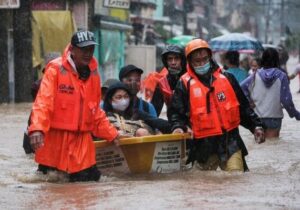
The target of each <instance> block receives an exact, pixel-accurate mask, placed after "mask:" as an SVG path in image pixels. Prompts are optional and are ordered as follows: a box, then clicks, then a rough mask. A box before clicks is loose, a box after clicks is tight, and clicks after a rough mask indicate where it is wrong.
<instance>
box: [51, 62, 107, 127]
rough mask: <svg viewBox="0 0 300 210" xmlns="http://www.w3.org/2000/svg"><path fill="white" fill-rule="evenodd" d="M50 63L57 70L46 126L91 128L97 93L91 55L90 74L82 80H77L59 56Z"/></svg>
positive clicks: (96, 78)
mask: <svg viewBox="0 0 300 210" xmlns="http://www.w3.org/2000/svg"><path fill="white" fill-rule="evenodd" d="M50 65H52V66H53V68H54V69H55V70H56V71H57V88H56V90H55V91H56V93H55V99H54V109H53V113H52V115H51V120H50V122H51V124H50V126H51V127H52V128H56V129H62V130H69V131H92V130H93V129H94V123H93V122H94V118H93V116H94V114H95V112H96V109H97V108H98V105H99V98H100V95H99V94H101V92H100V91H101V90H100V77H99V75H98V71H97V63H96V61H95V60H94V58H93V60H92V61H91V63H90V65H89V67H90V69H91V74H90V77H89V78H88V79H87V80H86V81H82V80H80V79H79V78H78V75H77V74H76V73H75V72H74V70H72V68H71V67H70V66H63V65H62V63H61V59H57V60H55V61H54V62H52V63H50ZM50 68H51V66H50ZM82 92H85V94H82Z"/></svg>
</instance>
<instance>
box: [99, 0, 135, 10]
mask: <svg viewBox="0 0 300 210" xmlns="http://www.w3.org/2000/svg"><path fill="white" fill-rule="evenodd" d="M103 6H104V7H112V8H120V9H129V6H130V0H104V2H103Z"/></svg>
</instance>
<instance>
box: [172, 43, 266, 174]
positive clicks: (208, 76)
mask: <svg viewBox="0 0 300 210" xmlns="http://www.w3.org/2000/svg"><path fill="white" fill-rule="evenodd" d="M185 55H186V58H187V63H188V65H187V72H186V73H185V74H184V75H182V76H181V78H180V80H179V81H178V83H177V85H176V88H175V92H174V95H173V99H172V104H171V108H170V109H172V112H171V113H172V114H171V116H170V119H169V120H170V122H171V123H172V130H173V133H183V132H184V131H187V127H188V126H189V127H191V129H192V132H193V137H194V139H193V145H192V148H191V149H190V152H189V158H188V160H187V162H188V163H189V162H192V163H194V161H196V162H197V166H198V167H199V169H200V170H216V169H217V168H218V167H220V168H221V169H222V170H226V171H247V170H248V168H247V165H246V161H245V156H246V155H247V149H246V147H245V145H244V143H243V140H242V138H241V136H240V134H239V129H238V126H239V125H243V126H244V127H245V128H247V129H249V130H250V131H251V132H252V133H254V136H255V139H256V141H257V142H258V143H262V142H263V141H264V131H263V129H262V123H261V121H260V120H259V118H258V116H257V115H256V114H255V112H254V111H253V110H252V109H251V108H250V105H249V102H248V100H247V98H246V97H245V95H244V94H243V91H242V90H241V88H240V86H239V83H238V81H237V80H236V79H235V78H234V76H233V75H231V74H230V73H226V72H224V73H223V72H222V70H221V68H220V67H219V66H218V65H217V64H216V63H215V62H214V61H213V60H212V51H211V49H210V47H209V45H208V43H207V42H206V41H204V40H202V39H194V40H192V41H190V42H189V43H188V44H187V46H186V48H185Z"/></svg>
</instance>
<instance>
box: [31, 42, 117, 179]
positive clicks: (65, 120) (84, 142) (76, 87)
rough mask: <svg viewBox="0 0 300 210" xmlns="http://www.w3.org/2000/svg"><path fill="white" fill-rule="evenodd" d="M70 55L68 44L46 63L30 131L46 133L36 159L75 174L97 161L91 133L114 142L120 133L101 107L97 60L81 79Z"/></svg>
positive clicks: (92, 61) (94, 60) (91, 63)
mask: <svg viewBox="0 0 300 210" xmlns="http://www.w3.org/2000/svg"><path fill="white" fill-rule="evenodd" d="M69 54H70V51H69V46H68V47H67V48H66V50H65V52H64V54H63V56H62V57H60V58H57V59H55V60H53V61H52V62H50V63H49V64H48V65H47V67H46V71H45V74H44V76H43V79H42V83H41V87H40V90H39V92H38V95H37V98H36V100H35V102H34V104H33V107H32V115H31V125H30V127H29V133H32V132H34V131H42V132H43V133H44V146H43V147H41V148H39V149H38V150H37V151H36V153H35V160H36V162H38V163H39V164H43V165H46V166H50V167H54V168H57V169H59V170H62V171H66V172H68V173H75V172H78V171H81V170H84V169H86V168H89V167H91V166H92V165H95V164H96V156H95V146H94V143H93V140H92V135H91V134H93V135H94V136H97V137H99V138H103V139H107V140H109V141H112V140H113V139H115V138H116V136H117V135H118V132H117V130H116V129H115V128H114V127H113V126H112V125H111V124H110V123H109V120H108V118H107V117H106V115H105V113H104V111H103V110H101V109H100V108H99V102H100V98H101V88H100V87H101V86H100V76H99V74H98V70H97V66H98V64H97V61H96V59H95V58H93V59H92V60H91V62H90V64H89V68H90V70H91V74H90V77H89V78H88V79H87V80H86V81H82V80H80V79H79V76H78V73H77V72H76V70H74V69H73V67H72V66H71V64H70V63H69V61H68V59H67V58H68V56H69Z"/></svg>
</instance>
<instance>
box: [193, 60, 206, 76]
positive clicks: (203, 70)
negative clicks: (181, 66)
mask: <svg viewBox="0 0 300 210" xmlns="http://www.w3.org/2000/svg"><path fill="white" fill-rule="evenodd" d="M209 69H210V62H207V63H206V64H204V65H203V66H197V67H194V70H195V73H196V74H198V75H205V74H206V73H207V72H208V71H209Z"/></svg>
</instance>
